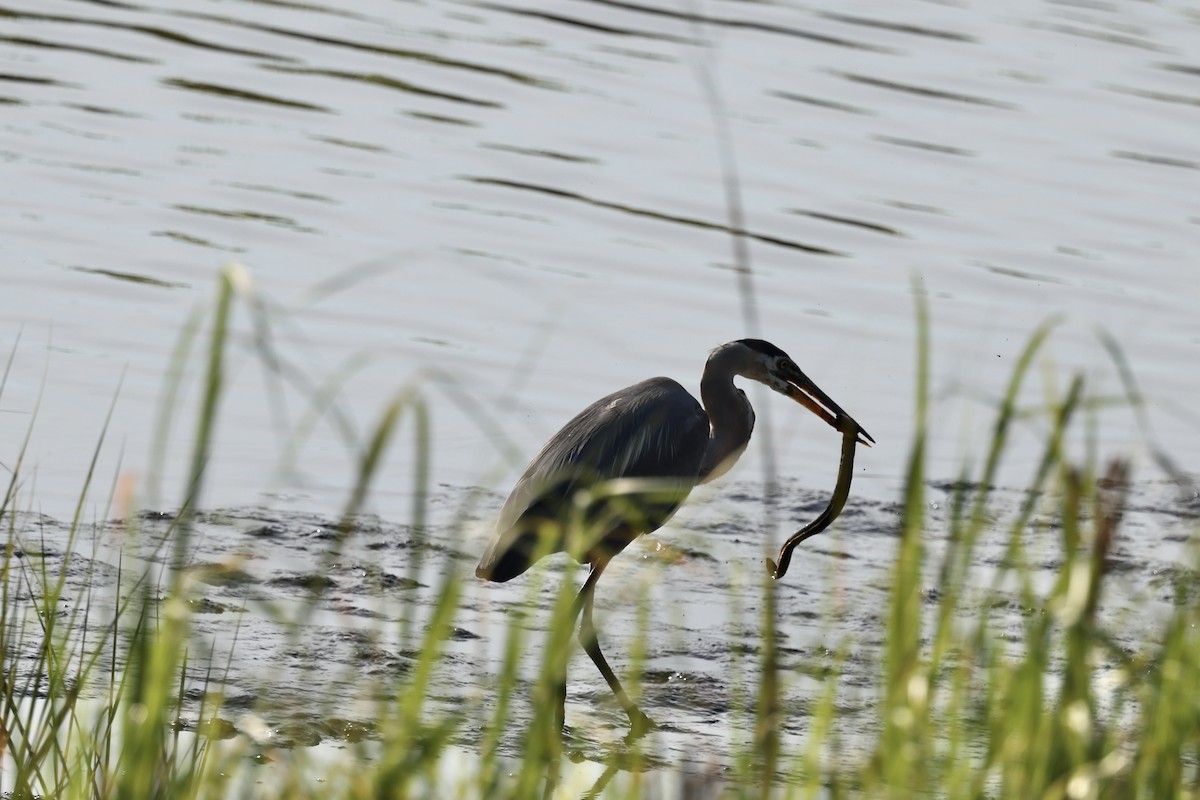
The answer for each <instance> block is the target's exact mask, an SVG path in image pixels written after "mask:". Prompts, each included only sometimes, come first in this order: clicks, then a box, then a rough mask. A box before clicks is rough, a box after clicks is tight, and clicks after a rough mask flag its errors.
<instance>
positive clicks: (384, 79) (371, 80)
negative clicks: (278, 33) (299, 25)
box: [264, 65, 504, 111]
mask: <svg viewBox="0 0 1200 800" xmlns="http://www.w3.org/2000/svg"><path fill="white" fill-rule="evenodd" d="M264 69H270V70H272V71H274V72H284V73H287V74H288V75H311V76H316V77H321V78H333V79H335V80H341V81H355V82H357V83H362V84H366V85H369V86H378V87H380V88H383V89H391V90H392V91H396V92H404V93H405V94H412V95H417V96H419V97H432V98H435V99H437V100H446V101H448V102H451V103H462V104H463V105H469V106H477V107H479V108H503V107H504V106H503V105H502V104H500V103H498V102H496V101H495V100H485V99H483V98H480V97H468V96H467V95H462V94H454V93H453V92H446V91H442V90H440V89H431V88H429V87H427V86H420V85H418V84H415V83H412V82H410V81H406V80H402V79H400V78H393V77H391V76H389V75H380V74H379V73H370V72H347V71H344V70H335V69H317V68H315V67H285V66H275V65H267V66H265V67H264ZM320 110H322V111H328V110H329V109H325V108H322V109H320Z"/></svg>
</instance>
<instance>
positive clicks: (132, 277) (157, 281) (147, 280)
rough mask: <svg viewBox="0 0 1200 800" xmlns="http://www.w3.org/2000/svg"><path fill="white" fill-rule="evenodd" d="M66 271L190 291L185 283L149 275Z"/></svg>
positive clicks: (97, 269)
mask: <svg viewBox="0 0 1200 800" xmlns="http://www.w3.org/2000/svg"><path fill="white" fill-rule="evenodd" d="M68 269H70V270H73V271H75V272H83V273H86V274H88V275H101V276H103V277H105V278H112V279H113V280H118V281H126V282H128V283H136V284H140V285H142V286H155V287H157V288H159V289H190V288H191V286H190V285H189V284H186V283H179V282H177V281H167V280H163V279H162V278H154V277H151V276H150V275H139V274H137V273H134V272H119V271H117V270H115V269H104V268H102V267H81V266H71V267H68Z"/></svg>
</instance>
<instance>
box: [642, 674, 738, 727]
mask: <svg viewBox="0 0 1200 800" xmlns="http://www.w3.org/2000/svg"><path fill="white" fill-rule="evenodd" d="M642 685H643V687H645V688H644V691H645V696H646V704H647V706H648V707H651V708H661V709H676V708H678V709H685V710H686V711H687V712H688V713H689V715H690V714H698V715H700V716H702V717H707V718H709V719H712V718H715V717H717V716H719V715H722V714H728V713H729V712H730V711H731V710H732V705H731V700H730V696H729V687H728V685H727V684H726V683H725V681H723V680H721V679H720V678H718V677H716V676H715V675H709V674H705V673H701V672H683V671H679V670H673V671H668V670H651V671H647V672H644V673H643V674H642Z"/></svg>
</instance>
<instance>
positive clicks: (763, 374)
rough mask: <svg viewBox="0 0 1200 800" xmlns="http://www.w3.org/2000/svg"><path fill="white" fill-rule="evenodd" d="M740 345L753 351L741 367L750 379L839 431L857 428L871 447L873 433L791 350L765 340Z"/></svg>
mask: <svg viewBox="0 0 1200 800" xmlns="http://www.w3.org/2000/svg"><path fill="white" fill-rule="evenodd" d="M737 344H739V345H741V346H742V347H744V348H745V349H746V350H747V351H749V352H748V353H747V356H748V357H747V358H746V365H745V367H744V368H743V369H742V370H741V373H742V374H743V375H745V376H746V377H747V378H752V379H754V380H756V381H759V382H760V383H765V384H766V385H767V386H770V387H771V388H772V389H774V390H775V391H777V392H779V393H780V394H782V395H784V396H785V397H790V398H791V399H793V400H795V401H796V402H797V403H799V404H800V405H802V406H804V407H805V408H807V409H808V410H809V411H811V412H813V413H814V414H816V415H817V416H818V417H820V418H821V419H823V420H825V421H826V422H828V423H829V424H830V425H831V426H833V427H834V428H836V429H838V430H839V431H846V430H852V431H854V432H855V433H856V434H857V435H858V442H859V444H865V445H866V446H868V447H870V446H871V444H873V443H874V442H875V440H874V439H873V438H871V434H869V433H867V432H866V431H865V430H863V427H862V426H861V425H859V424H858V423H857V422H855V421H854V418H853V417H851V416H850V415H849V414H847V413H846V412H845V411H843V410H842V407H841V406H839V405H838V404H837V403H835V402H833V400H831V399H830V397H829V395H827V394H825V393H824V392H823V391H821V389H820V387H818V386H817V385H816V384H815V383H813V382H812V379H810V378H809V377H808V376H807V375H805V374H804V373H803V372H802V371H801V369H800V368H799V367H798V366H796V362H795V361H793V360H792V359H791V357H790V356H789V355H788V354H787V353H785V352H783V351H782V350H780V349H779V348H778V347H776V346H775V345H773V344H771V343H770V342H765V341H763V340H762V339H739V340H738V342H737Z"/></svg>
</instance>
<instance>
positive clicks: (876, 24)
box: [818, 11, 979, 42]
mask: <svg viewBox="0 0 1200 800" xmlns="http://www.w3.org/2000/svg"><path fill="white" fill-rule="evenodd" d="M818 14H819V16H821V17H822V18H824V19H831V20H834V21H835V22H843V23H845V24H847V25H859V26H862V27H867V28H877V29H879V30H885V31H891V32H893V33H904V34H908V35H910V36H924V37H927V38H931V39H945V40H947V41H951V42H977V41H979V40H978V39H977V38H975V37H974V36H970V35H968V34H965V33H959V32H958V31H947V30H941V29H938V28H927V27H925V26H922V25H911V24H908V23H904V22H891V21H888V20H882V19H875V18H873V17H858V16H852V15H850V14H840V13H837V12H834V11H820V12H818Z"/></svg>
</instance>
